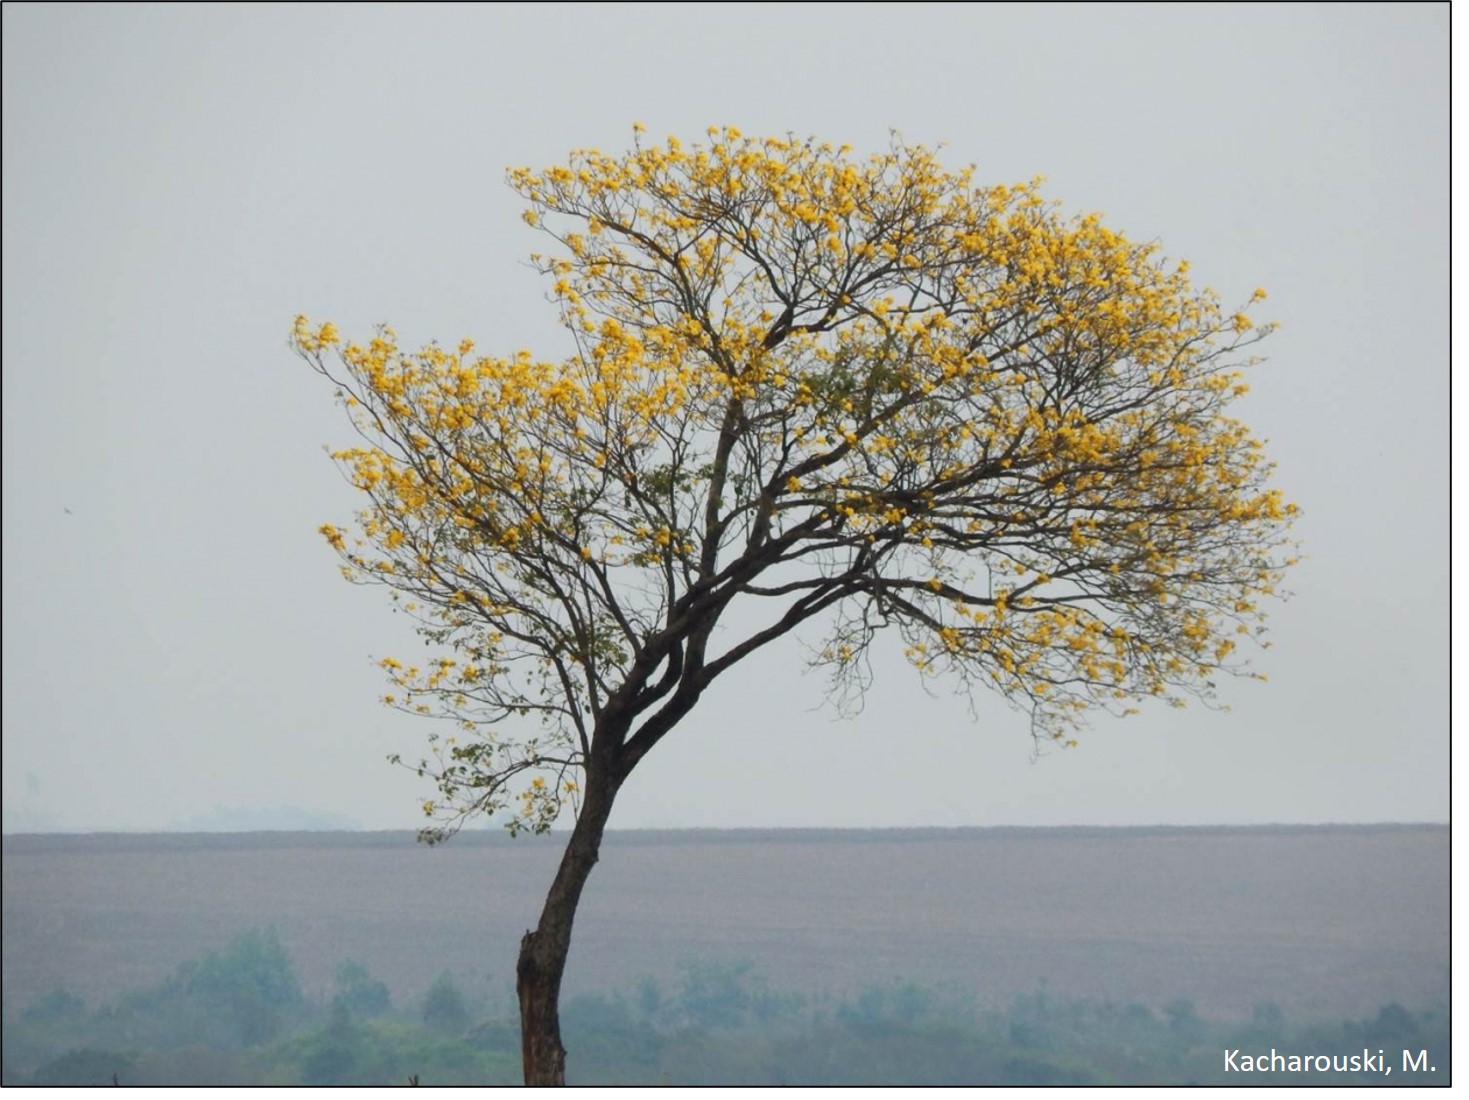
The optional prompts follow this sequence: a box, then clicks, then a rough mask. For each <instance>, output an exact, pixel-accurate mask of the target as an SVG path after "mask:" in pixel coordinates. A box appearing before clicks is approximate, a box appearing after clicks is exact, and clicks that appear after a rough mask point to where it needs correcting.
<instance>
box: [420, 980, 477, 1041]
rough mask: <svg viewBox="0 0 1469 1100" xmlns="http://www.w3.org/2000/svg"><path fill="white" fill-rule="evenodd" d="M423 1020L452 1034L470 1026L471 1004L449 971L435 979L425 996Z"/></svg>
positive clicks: (435, 1029)
mask: <svg viewBox="0 0 1469 1100" xmlns="http://www.w3.org/2000/svg"><path fill="white" fill-rule="evenodd" d="M423 1022H424V1024H426V1025H427V1026H428V1027H430V1028H432V1029H433V1030H434V1031H441V1032H443V1033H445V1034H452V1035H458V1034H460V1033H462V1032H463V1031H464V1029H465V1028H466V1027H468V1026H469V1006H468V1005H467V1004H465V1001H464V994H463V993H461V992H460V991H459V987H458V986H457V985H455V984H454V979H453V978H451V977H450V976H449V974H448V972H447V971H446V972H444V973H442V974H440V975H439V976H438V977H437V978H435V979H434V982H433V984H432V985H431V986H429V987H428V992H427V993H425V994H424V996H423Z"/></svg>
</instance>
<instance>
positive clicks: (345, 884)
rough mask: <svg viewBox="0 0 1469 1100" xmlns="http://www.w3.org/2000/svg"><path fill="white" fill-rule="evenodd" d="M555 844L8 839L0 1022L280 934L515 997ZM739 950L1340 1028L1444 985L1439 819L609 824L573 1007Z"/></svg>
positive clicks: (1431, 997)
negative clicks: (691, 827) (1274, 1007)
mask: <svg viewBox="0 0 1469 1100" xmlns="http://www.w3.org/2000/svg"><path fill="white" fill-rule="evenodd" d="M559 853H560V842H559V841H557V840H556V839H555V838H551V839H549V840H547V839H525V838H522V839H520V840H511V839H510V838H508V837H506V836H504V835H502V834H499V833H492V832H477V833H468V834H464V835H462V836H460V837H458V838H456V839H455V840H454V841H453V842H451V843H450V844H449V845H447V846H446V847H442V848H435V849H428V848H424V847H422V846H419V845H416V844H415V843H414V842H413V838H412V836H411V835H408V834H400V833H250V834H188V835H127V834H106V835H91V836H24V835H17V836H6V837H5V838H4V840H3V854H4V872H3V886H4V921H3V932H4V948H3V963H4V1006H5V1015H6V1016H7V1017H9V1016H10V1015H12V1014H13V1013H15V1012H16V1011H18V1010H20V1009H22V1008H24V1007H25V1006H26V1005H27V1004H29V1003H30V1002H31V1000H32V999H33V998H34V997H35V996H36V995H37V994H39V993H42V992H45V991H47V990H49V989H52V988H55V987H56V986H64V987H66V988H68V989H71V990H72V991H74V992H77V993H80V994H83V995H85V996H86V997H87V998H88V999H89V1001H91V1002H92V1003H93V1004H94V1005H95V1003H96V1002H97V1001H98V1000H99V999H106V998H109V997H112V996H114V995H116V994H117V993H118V992H121V991H123V990H126V989H130V988H136V987H140V986H145V985H149V984H153V983H156V982H157V981H158V980H159V979H160V978H161V977H163V975H164V974H165V973H167V972H168V971H169V970H171V969H172V968H173V967H174V966H176V965H177V964H178V963H179V962H181V961H183V960H184V959H188V958H193V957H197V956H198V955H200V954H201V953H202V952H203V951H205V950H206V949H208V948H211V947H217V946H219V945H221V944H222V943H223V942H224V941H226V940H227V939H229V938H230V937H231V936H232V935H234V934H235V933H237V932H239V931H242V930H244V929H247V928H251V927H257V926H265V925H272V924H273V925H275V926H276V928H277V929H278V930H279V932H280V935H281V938H282V940H283V941H284V943H285V944H286V946H287V947H288V948H289V949H290V950H291V951H292V953H293V954H294V956H295V959H296V965H297V969H298V972H299V973H300V975H301V978H302V981H303V983H304V984H305V985H306V987H307V991H308V992H309V993H324V992H325V991H326V990H327V989H328V988H329V987H330V984H331V978H332V972H333V970H334V968H335V966H336V964H337V963H338V962H339V961H340V960H342V959H343V958H347V957H352V958H357V959H360V960H362V961H364V962H366V963H367V964H368V965H369V967H370V968H371V969H372V970H373V971H374V972H375V973H376V974H378V975H379V976H380V977H382V978H383V979H384V980H386V981H387V982H388V983H389V985H390V986H392V988H393V992H394V994H395V997H397V998H412V997H416V996H417V995H419V994H420V993H421V992H422V991H423V989H424V987H425V986H426V985H427V984H428V983H429V982H430V981H431V980H432V979H433V977H434V975H435V974H437V973H438V972H440V971H442V970H445V969H447V970H449V971H451V972H453V973H454V974H455V976H456V977H457V978H459V979H460V980H461V981H463V982H464V983H465V984H466V986H471V987H473V986H475V985H476V984H478V985H479V987H481V988H484V987H486V986H488V988H490V989H492V990H494V991H496V992H499V991H503V990H506V989H508V984H509V980H510V975H511V972H512V969H513V962H514V955H515V950H516V947H517V945H518V942H519V938H520V935H521V933H522V932H523V931H524V930H525V929H526V928H527V927H528V926H529V925H530V924H531V923H533V921H534V919H535V915H536V912H537V910H538V906H539V903H540V897H541V893H542V891H543V890H544V889H545V887H546V885H547V883H548V882H549V880H550V876H551V873H552V871H553V869H554V865H555V861H556V858H557V857H558V855H559ZM682 959H700V960H711V961H713V960H718V961H725V962H733V961H738V960H742V959H747V960H749V961H750V962H752V963H753V964H754V967H755V969H756V972H757V973H759V974H761V975H764V976H765V977H766V978H767V979H768V981H769V982H770V984H771V985H772V986H774V987H776V988H786V989H791V990H798V991H801V992H805V993H808V994H821V993H831V994H839V993H846V992H850V991H853V990H856V989H860V988H861V987H862V986H864V985H866V984H868V983H870V982H885V981H888V980H890V979H894V978H901V979H914V980H917V981H920V982H923V983H926V984H930V985H935V986H958V987H961V988H964V989H967V990H970V991H973V992H974V993H976V994H977V995H978V996H979V997H980V998H981V1000H982V1001H985V1002H988V1003H991V1004H995V1005H1002V1004H1006V1003H1008V1002H1009V1000H1010V998H1011V997H1012V996H1014V995H1015V994H1016V993H1023V992H1031V991H1033V990H1035V989H1036V988H1037V986H1038V985H1039V984H1041V983H1044V984H1045V987H1046V988H1047V989H1048V990H1050V991H1051V992H1053V993H1056V994H1059V995H1063V996H1077V997H1089V998H1097V999H1105V1000H1110V1001H1114V1002H1120V1003H1126V1002H1132V1001H1139V1002H1142V1003H1145V1004H1149V1005H1154V1006H1157V1005H1162V1004H1165V1003H1167V1002H1168V1001H1171V1000H1174V999H1176V998H1179V997H1186V998H1188V999H1190V1000H1192V1001H1193V1002H1194V1004H1195V1005H1196V1006H1197V1007H1198V1009H1199V1011H1200V1012H1201V1013H1203V1014H1205V1015H1212V1016H1218V1017H1238V1016H1242V1015H1245V1014H1247V1013H1248V1012H1249V1010H1250V1008H1251V1006H1253V1005H1255V1004H1257V1003H1260V1002H1265V1001H1274V1002H1276V1003H1277V1004H1279V1005H1280V1006H1281V1007H1282V1008H1284V1009H1285V1010H1286V1011H1287V1012H1288V1013H1291V1014H1292V1015H1297V1016H1298V1015H1316V1014H1320V1015H1322V1016H1331V1017H1335V1018H1341V1017H1342V1016H1346V1015H1352V1014H1362V1013H1366V1012H1368V1011H1371V1010H1375V1009H1376V1008H1377V1007H1378V1006H1379V1005H1381V1004H1383V1003H1385V1002H1389V1001H1398V1002H1401V1003H1402V1004H1404V1005H1407V1006H1409V1007H1427V1006H1430V1005H1433V1004H1436V1003H1438V1002H1440V1001H1446V1000H1447V997H1448V988H1449V982H1448V964H1449V830H1448V829H1447V828H1446V827H1438V826H1376V827H1361V828H1357V827H1320V828H1258V829H1136V830H1128V829H958V830H933V831H928V830H912V831H910V830H901V831H894V830H883V831H873V832H856V831H830V832H826V831H810V830H801V831H794V830H775V831H733V832H726V831H685V832H624V833H614V834H612V835H611V836H610V837H609V839H608V842H607V844H606V846H605V848H604V850H603V855H602V862H601V864H600V865H599V866H598V868H597V871H596V873H595V874H594V875H593V877H592V881H591V884H590V885H589V886H588V889H587V894H586V896H585V899H584V901H583V904H582V909H581V915H580V917H579V918H578V926H577V936H576V941H575V943H574V945H573V948H572V959H571V965H570V970H569V972H568V976H567V989H568V991H569V992H571V993H576V992H586V991H598V992H601V991H608V990H613V989H622V990H627V991H629V992H631V990H632V989H633V987H634V984H635V982H636V980H637V979H638V978H639V977H640V976H641V975H644V974H651V975H654V976H655V977H658V978H659V979H660V980H665V981H666V980H671V979H674V978H675V977H676V975H677V964H678V963H679V961H680V960H682Z"/></svg>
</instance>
